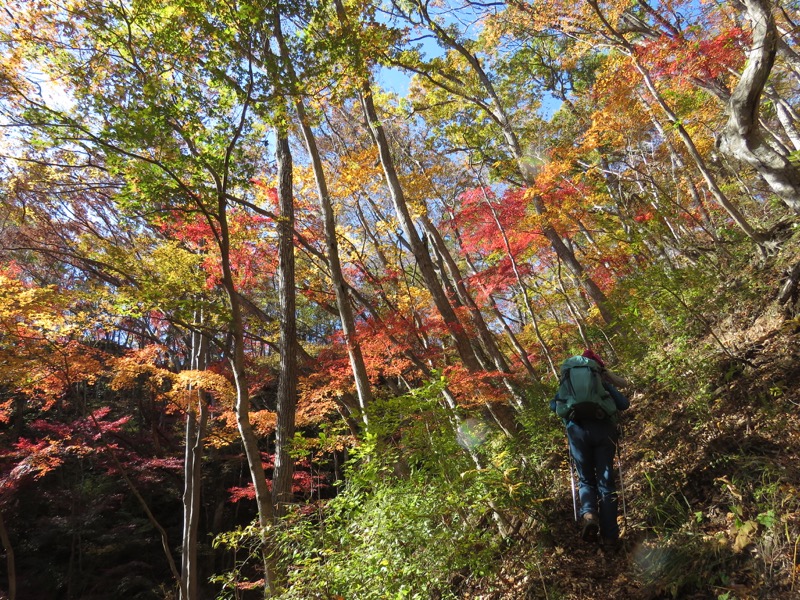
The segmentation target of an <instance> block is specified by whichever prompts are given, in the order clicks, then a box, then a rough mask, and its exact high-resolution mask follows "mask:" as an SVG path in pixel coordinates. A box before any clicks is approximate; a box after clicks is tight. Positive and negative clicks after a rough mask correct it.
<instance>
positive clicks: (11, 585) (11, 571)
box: [0, 511, 17, 600]
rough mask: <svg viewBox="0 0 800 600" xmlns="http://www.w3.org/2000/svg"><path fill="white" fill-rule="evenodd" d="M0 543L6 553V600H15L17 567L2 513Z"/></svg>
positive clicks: (0, 517)
mask: <svg viewBox="0 0 800 600" xmlns="http://www.w3.org/2000/svg"><path fill="white" fill-rule="evenodd" d="M0 542H2V544H3V550H5V552H6V568H7V569H8V600H17V567H16V561H15V558H14V547H13V546H12V545H11V538H10V537H9V536H8V530H7V529H6V523H5V520H4V519H3V512H2V511H0Z"/></svg>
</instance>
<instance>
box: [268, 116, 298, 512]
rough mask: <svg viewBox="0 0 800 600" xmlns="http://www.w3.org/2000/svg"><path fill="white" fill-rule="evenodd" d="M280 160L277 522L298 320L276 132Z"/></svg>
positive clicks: (286, 475)
mask: <svg viewBox="0 0 800 600" xmlns="http://www.w3.org/2000/svg"><path fill="white" fill-rule="evenodd" d="M276 136H277V151H276V154H277V160H278V202H279V204H280V220H279V221H278V231H279V233H278V246H279V252H278V253H279V257H280V260H279V264H278V287H279V296H280V313H281V346H280V351H281V365H280V377H279V380H278V403H277V404H278V406H277V413H278V416H277V419H278V420H277V423H276V425H275V470H274V471H273V476H272V504H273V506H274V507H275V515H274V516H275V518H281V517H282V516H283V515H284V514H285V513H286V506H287V504H288V503H290V502H291V501H292V474H293V471H294V461H293V460H292V457H291V454H290V450H291V444H292V439H293V438H294V431H295V415H296V407H297V352H296V351H295V347H294V346H295V343H296V338H297V319H296V315H295V282H294V235H293V231H294V195H293V192H292V155H291V151H290V149H289V138H288V137H287V136H286V134H285V133H283V132H282V131H279V130H277V128H276Z"/></svg>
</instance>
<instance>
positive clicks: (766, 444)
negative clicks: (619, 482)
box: [463, 310, 800, 600]
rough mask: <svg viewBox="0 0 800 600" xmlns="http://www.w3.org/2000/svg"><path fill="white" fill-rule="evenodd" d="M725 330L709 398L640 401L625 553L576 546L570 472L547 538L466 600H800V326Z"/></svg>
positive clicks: (536, 540)
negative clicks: (722, 349) (726, 350)
mask: <svg viewBox="0 0 800 600" xmlns="http://www.w3.org/2000/svg"><path fill="white" fill-rule="evenodd" d="M737 325H740V324H737ZM727 331H730V332H734V333H729V334H728V335H727V337H726V338H725V339H724V340H723V342H724V343H725V345H726V347H728V348H731V349H733V350H732V351H731V353H730V354H731V356H728V355H725V354H723V353H720V356H719V359H718V365H717V368H716V373H717V380H716V381H712V382H710V386H709V388H708V389H707V390H705V391H704V393H698V395H697V397H694V398H671V397H669V396H667V395H662V394H659V393H658V392H657V391H653V390H645V391H644V392H637V393H636V394H633V399H632V400H633V406H632V409H631V410H630V411H629V414H628V415H627V419H626V422H625V424H624V430H625V436H624V438H623V440H622V443H621V446H622V452H621V455H622V466H623V471H624V479H625V505H626V509H627V510H626V511H625V512H626V515H621V516H620V519H621V521H622V522H623V523H624V524H623V530H624V533H623V537H624V540H625V546H624V548H623V550H622V551H620V552H619V553H617V554H613V555H609V554H604V553H603V552H601V551H600V549H599V548H597V547H596V546H590V545H587V544H586V543H584V542H582V541H581V540H580V539H579V538H578V535H577V531H576V529H575V527H574V523H573V514H572V500H571V497H570V494H569V478H568V472H567V469H566V467H563V468H562V471H563V479H564V485H563V494H561V496H560V497H559V498H558V499H557V500H556V501H555V503H554V506H553V512H552V517H551V518H552V522H551V523H549V524H548V525H549V530H550V531H549V534H547V533H545V534H542V533H539V534H537V535H535V536H529V537H528V542H529V545H527V546H526V544H525V543H516V544H515V545H514V547H513V548H512V549H511V550H509V552H508V554H507V555H506V556H505V558H504V559H503V562H502V566H501V571H500V575H499V577H495V578H493V579H492V580H491V581H480V582H475V583H473V584H472V585H471V586H468V587H469V588H470V589H469V590H466V589H465V590H463V597H464V598H470V599H473V600H478V599H481V600H501V599H502V600H510V599H524V598H537V599H538V598H546V599H548V600H555V599H560V600H566V599H580V600H594V599H597V600H608V599H628V598H630V599H639V600H653V599H656V598H679V599H694V598H697V599H706V598H709V599H716V600H732V599H739V600H749V599H756V598H758V599H768V600H772V599H775V600H778V599H781V600H783V599H791V598H800V568H799V567H798V559H799V557H798V545H800V492H798V490H800V462H798V457H800V322H797V321H788V322H785V321H784V320H783V318H782V316H781V315H780V314H778V311H777V310H775V311H773V313H771V314H762V315H761V316H759V317H758V318H756V319H752V320H751V322H750V323H748V324H746V326H744V327H736V326H734V324H733V323H731V324H730V328H729V329H727ZM621 512H622V511H621ZM534 546H538V550H537V548H535V547H534ZM465 587H467V586H465Z"/></svg>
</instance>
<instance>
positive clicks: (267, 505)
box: [217, 195, 277, 595]
mask: <svg viewBox="0 0 800 600" xmlns="http://www.w3.org/2000/svg"><path fill="white" fill-rule="evenodd" d="M218 203H219V207H218V213H217V214H218V218H219V226H220V240H219V249H220V259H221V264H222V286H223V288H224V289H225V292H226V294H227V296H228V306H229V308H230V319H231V320H230V338H231V343H232V345H233V346H232V348H231V349H230V350H229V351H228V362H229V363H230V365H231V371H233V379H234V384H235V386H236V405H235V412H236V425H237V427H238V429H239V437H240V438H241V439H242V445H243V446H244V453H245V456H246V458H247V467H248V469H249V471H250V480H251V481H252V482H253V487H254V488H255V496H256V507H257V509H258V523H259V525H260V526H261V528H262V531H263V532H266V530H267V528H268V527H271V526H272V524H273V521H274V511H273V506H272V496H271V494H270V491H269V488H268V487H267V477H266V474H265V473H264V464H263V463H262V461H261V450H260V448H259V447H258V439H257V438H256V435H255V432H254V431H253V426H252V424H251V423H250V391H249V389H248V384H247V374H246V372H245V353H244V346H245V339H244V321H243V318H242V305H241V300H240V298H239V294H238V292H237V291H236V286H235V284H234V281H233V272H232V271H231V260H230V232H229V230H228V218H227V202H226V201H225V197H224V196H222V195H220V197H219V199H218ZM264 535H266V534H264ZM263 541H264V549H263V557H264V586H265V590H266V592H267V593H268V594H269V595H274V594H275V592H276V590H277V585H276V567H275V562H274V559H273V558H271V555H272V553H271V552H270V550H269V549H268V548H267V540H266V538H264V540H263Z"/></svg>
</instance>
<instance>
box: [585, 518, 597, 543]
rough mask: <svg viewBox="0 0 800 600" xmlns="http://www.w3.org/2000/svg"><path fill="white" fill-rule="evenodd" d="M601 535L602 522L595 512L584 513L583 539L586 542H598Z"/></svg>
mask: <svg viewBox="0 0 800 600" xmlns="http://www.w3.org/2000/svg"><path fill="white" fill-rule="evenodd" d="M599 535H600V522H599V521H598V520H597V515H596V514H594V513H586V514H585V515H583V528H582V529H581V539H582V540H583V541H585V542H592V543H595V542H597V538H598V537H599Z"/></svg>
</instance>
